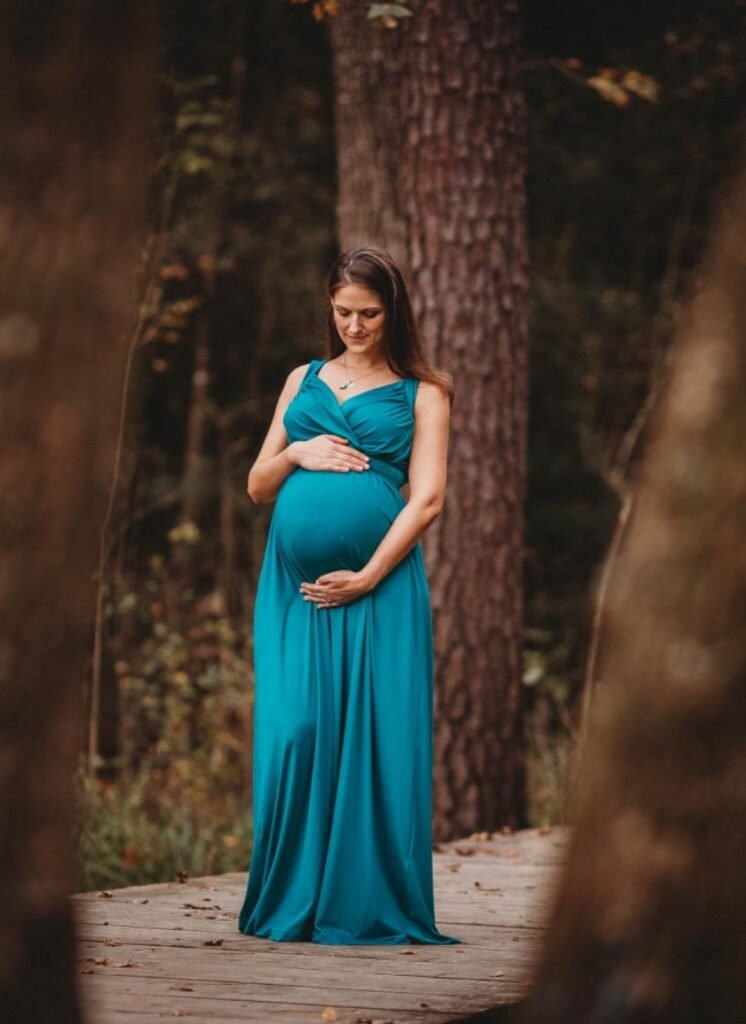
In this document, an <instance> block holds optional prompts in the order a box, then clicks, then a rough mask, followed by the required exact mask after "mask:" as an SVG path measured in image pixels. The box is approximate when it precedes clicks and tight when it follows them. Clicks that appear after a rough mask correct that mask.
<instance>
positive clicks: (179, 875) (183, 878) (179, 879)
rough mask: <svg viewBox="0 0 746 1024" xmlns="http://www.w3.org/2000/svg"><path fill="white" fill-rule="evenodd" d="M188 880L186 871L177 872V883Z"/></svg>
mask: <svg viewBox="0 0 746 1024" xmlns="http://www.w3.org/2000/svg"><path fill="white" fill-rule="evenodd" d="M187 878H189V875H188V874H187V873H186V871H177V872H176V881H177V882H186V880H187ZM179 1015H181V1010H179Z"/></svg>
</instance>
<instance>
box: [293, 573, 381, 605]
mask: <svg viewBox="0 0 746 1024" xmlns="http://www.w3.org/2000/svg"><path fill="white" fill-rule="evenodd" d="M372 589H373V586H372V584H371V581H370V579H369V578H368V577H367V576H366V574H365V573H364V572H351V571H350V570H349V569H336V570H335V571H334V572H325V573H324V574H323V576H319V577H318V579H317V580H316V581H315V583H301V585H300V591H301V594H303V600H304V601H315V602H316V604H317V605H318V606H319V608H334V607H336V606H337V605H340V604H349V602H350V601H354V600H355V598H356V597H360V596H361V595H362V594H366V593H367V592H368V591H369V590H372Z"/></svg>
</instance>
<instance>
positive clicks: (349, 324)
mask: <svg viewBox="0 0 746 1024" xmlns="http://www.w3.org/2000/svg"><path fill="white" fill-rule="evenodd" d="M331 304H332V312H333V313H334V324H335V326H336V328H337V332H338V333H339V336H340V338H341V339H342V341H343V342H344V344H345V345H346V346H347V349H348V350H349V351H350V352H351V353H352V354H353V355H364V356H371V357H376V358H377V357H378V356H379V355H382V354H383V321H384V319H385V316H386V313H385V310H384V308H383V302H381V299H380V297H379V296H378V295H377V294H376V293H375V292H372V291H370V289H369V288H365V287H364V286H363V285H360V284H343V285H341V286H340V287H339V288H337V290H336V291H335V292H334V294H333V295H332V297H331Z"/></svg>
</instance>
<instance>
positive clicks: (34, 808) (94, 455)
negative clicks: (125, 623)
mask: <svg viewBox="0 0 746 1024" xmlns="http://www.w3.org/2000/svg"><path fill="white" fill-rule="evenodd" d="M1 9H2V16H3V17H2V24H3V33H2V35H1V36H0V124H1V125H2V139H3V144H2V162H1V163H0V195H1V196H2V199H1V200H0V224H1V226H2V230H0V239H1V241H0V361H1V363H2V403H1V412H0V416H1V423H0V426H1V428H2V437H3V442H4V444H3V449H2V455H0V560H1V563H2V569H3V571H2V590H1V594H0V606H1V611H2V632H1V633H0V666H1V672H2V678H1V679H0V751H2V757H1V758H0V906H1V907H2V914H1V915H0V1020H2V1021H3V1024H16V1022H18V1024H21V1022H22V1024H40V1022H47V1021H48V1022H50V1024H52V1022H54V1024H67V1022H69V1021H76V1020H78V1019H79V1016H80V1011H79V1008H78V1000H77V995H76V986H75V978H74V974H73V954H74V941H73V940H74V927H73V922H72V919H71V914H70V910H69V907H68V902H67V895H68V893H69V892H70V891H71V888H72V880H73V879H74V877H75V874H74V863H75V850H74V843H73V835H74V830H73V825H74V807H75V803H74V773H75V768H76V761H77V755H78V753H79V751H80V748H81V741H82V730H81V725H82V715H81V712H82V701H81V684H82V680H83V675H84V663H85V657H86V652H87V649H88V646H89V642H90V631H91V621H92V617H93V609H94V604H95V580H94V573H95V569H96V559H97V545H98V538H99V534H100V530H101V525H102V520H103V517H104V514H105V509H106V496H107V491H108V487H109V484H110V481H111V473H112V462H113V455H114V443H115V439H116V430H117V412H118V406H119V393H120V389H121V378H122V371H123V367H124V361H125V358H126V345H127V333H128V331H129V329H130V326H131V325H130V321H131V319H132V313H133V310H134V304H135V300H136V294H135V289H134V287H133V277H132V271H133V268H134V267H136V265H137V259H138V255H139V247H140V245H141V244H142V240H143V234H142V223H143V215H144V202H145V188H144V186H145V184H146V174H147V171H148V170H149V140H148V137H147V133H148V132H149V130H150V124H151V117H152V114H151V96H150V93H151V90H152V88H153V81H154V79H153V67H152V64H153V62H152V53H151V49H152V44H151V43H150V42H149V41H150V40H151V38H152V37H151V31H150V16H149V15H148V14H147V11H146V7H145V5H144V4H142V3H138V2H132V3H129V4H124V5H120V6H119V7H117V8H116V9H114V8H112V6H111V5H109V4H107V5H103V6H102V5H99V4H97V3H95V2H94V0H86V2H83V0H78V2H76V3H51V2H47V3H41V4H38V3H37V4H26V3H23V2H21V0H15V2H10V0H4V2H2V4H1Z"/></svg>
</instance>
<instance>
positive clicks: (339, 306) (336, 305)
mask: <svg viewBox="0 0 746 1024" xmlns="http://www.w3.org/2000/svg"><path fill="white" fill-rule="evenodd" d="M332 305H333V306H334V308H335V309H349V308H350V307H349V306H345V305H344V303H342V302H333V303H332ZM369 309H374V310H379V309H381V307H380V306H363V307H362V309H360V310H359V311H358V312H360V313H365V312H367V311H368V310H369Z"/></svg>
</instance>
